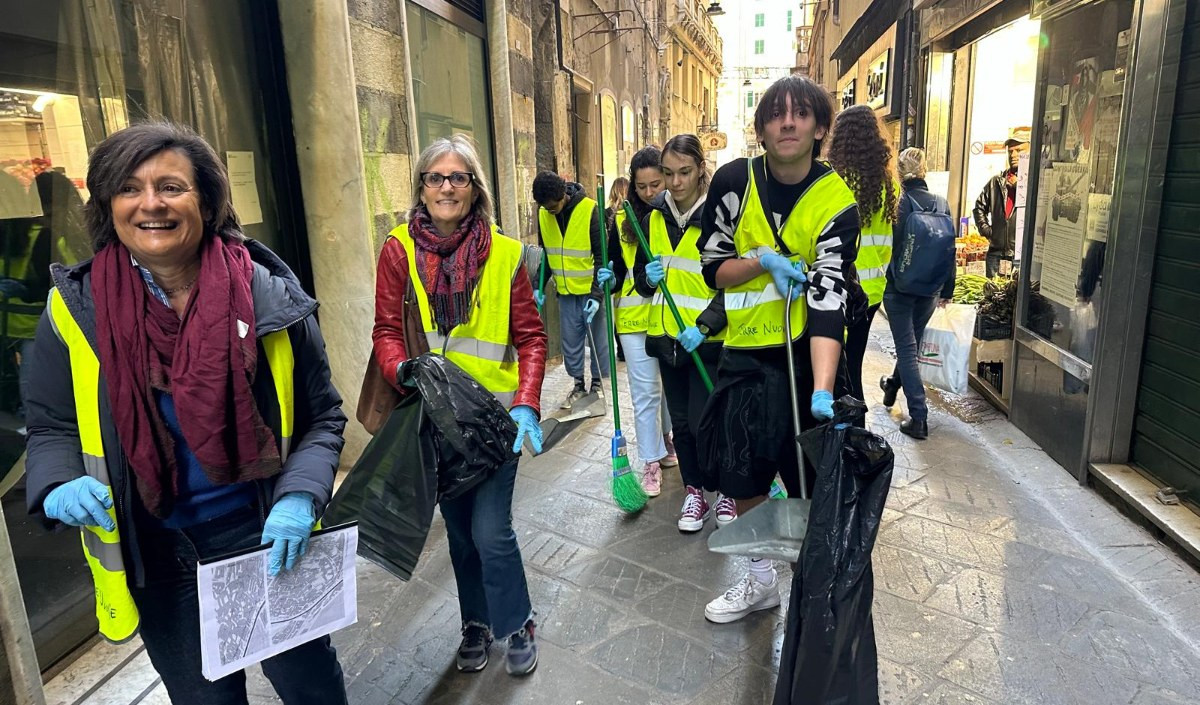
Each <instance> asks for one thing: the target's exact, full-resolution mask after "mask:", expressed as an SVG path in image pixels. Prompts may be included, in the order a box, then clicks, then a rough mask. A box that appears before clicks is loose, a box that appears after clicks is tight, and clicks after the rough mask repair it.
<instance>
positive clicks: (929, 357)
mask: <svg viewBox="0 0 1200 705" xmlns="http://www.w3.org/2000/svg"><path fill="white" fill-rule="evenodd" d="M974 334H975V307H974V306H971V305H968V304H947V305H946V306H945V307H943V308H938V309H936V310H934V312H933V317H931V318H930V319H929V324H928V325H926V326H925V335H924V336H923V337H922V338H921V349H920V351H919V352H918V353H917V363H918V364H919V365H920V368H921V379H922V380H924V382H925V384H928V385H931V386H934V387H937V388H938V389H943V390H945V391H947V392H951V393H953V394H963V393H965V392H966V391H967V365H968V361H969V360H970V359H971V337H972V336H973V335H974Z"/></svg>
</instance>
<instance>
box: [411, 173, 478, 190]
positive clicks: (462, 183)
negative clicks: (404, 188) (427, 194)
mask: <svg viewBox="0 0 1200 705" xmlns="http://www.w3.org/2000/svg"><path fill="white" fill-rule="evenodd" d="M446 181H449V182H450V185H451V186H453V187H454V188H466V187H468V186H470V185H471V184H472V183H474V181H475V175H474V174H468V173H467V172H465V171H456V172H454V173H453V174H450V175H446V174H439V173H437V172H436V171H423V172H421V183H423V184H425V185H426V186H428V187H429V188H441V187H442V184H444V183H446Z"/></svg>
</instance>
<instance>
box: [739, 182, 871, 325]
mask: <svg viewBox="0 0 1200 705" xmlns="http://www.w3.org/2000/svg"><path fill="white" fill-rule="evenodd" d="M751 162H752V160H748V162H747V163H748V165H749V164H750V163H751ZM747 170H748V171H749V175H750V180H749V184H748V186H747V187H746V194H745V197H744V198H743V199H742V204H743V205H742V215H741V220H740V221H739V222H738V226H737V230H736V231H735V232H734V233H733V244H734V247H735V248H736V249H737V253H738V257H741V258H747V259H748V258H753V257H758V256H760V255H763V254H767V253H771V252H773V253H776V254H780V250H779V247H778V245H776V243H775V236H774V234H773V233H772V231H771V225H770V223H769V222H768V221H767V218H770V217H773V216H771V215H769V214H767V213H765V212H764V211H763V207H762V201H761V200H760V199H759V197H758V189H757V186H756V184H755V182H754V169H753V168H752V167H750V166H748V169H747ZM857 207H858V206H857V205H856V204H855V202H854V193H853V192H852V191H851V190H850V187H848V186H847V185H846V182H845V181H843V180H842V177H840V176H838V175H837V174H835V173H834V172H833V171H832V170H830V171H829V172H827V173H825V174H823V175H822V176H821V177H820V178H818V179H817V180H816V181H814V182H813V183H812V184H811V185H810V186H809V187H808V188H807V189H805V191H804V193H803V194H802V195H801V196H800V199H799V200H798V201H796V205H795V206H793V208H792V212H791V213H790V214H789V215H788V217H787V220H786V221H784V223H783V226H782V228H781V230H780V233H779V236H780V238H782V240H783V242H784V244H785V245H787V248H788V250H789V251H790V252H791V253H792V254H791V255H790V257H789V259H791V260H792V261H793V262H796V261H801V260H803V261H804V263H805V264H806V265H807V266H808V267H809V268H811V267H812V265H813V263H814V262H816V259H817V239H818V238H819V237H820V235H821V233H823V232H824V231H825V229H826V228H827V227H829V225H830V223H832V222H833V220H834V218H836V217H838V216H839V215H841V214H842V213H844V212H845V211H846V210H848V209H852V208H857ZM783 299H784V294H781V293H780V292H779V291H778V290H777V289H776V288H775V282H774V280H773V279H772V278H771V275H770V274H768V273H767V272H765V271H764V272H763V273H762V274H759V275H758V276H756V277H754V278H753V279H751V280H750V281H748V282H746V283H744V284H739V285H738V286H734V287H730V288H728V289H726V290H725V315H726V316H727V317H728V321H729V323H728V327H727V328H726V331H727V334H726V336H725V347H728V348H773V347H782V346H783V344H784V339H785V337H786V336H785V335H784V320H783V315H784V310H785V309H784V300H783ZM791 317H792V339H793V340H798V339H799V338H800V336H801V335H803V333H804V326H805V325H806V323H807V321H808V306H807V304H806V301H805V300H804V299H803V297H802V298H801V299H800V300H799V301H796V302H794V303H792V305H791Z"/></svg>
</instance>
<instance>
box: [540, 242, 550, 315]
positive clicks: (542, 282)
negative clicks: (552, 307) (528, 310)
mask: <svg viewBox="0 0 1200 705" xmlns="http://www.w3.org/2000/svg"><path fill="white" fill-rule="evenodd" d="M549 260H550V255H549V254H547V253H546V248H545V247H543V248H542V266H540V267H538V293H539V294H541V295H542V296H543V297H545V296H546V270H547V269H549V265H550V261H549ZM543 306H545V298H543V299H542V303H540V304H538V307H537V309H538V313H539V314H540V313H541V312H542V308H543Z"/></svg>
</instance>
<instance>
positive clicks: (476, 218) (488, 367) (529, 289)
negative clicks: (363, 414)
mask: <svg viewBox="0 0 1200 705" xmlns="http://www.w3.org/2000/svg"><path fill="white" fill-rule="evenodd" d="M492 203H493V200H492V195H491V192H490V190H489V188H488V182H487V176H486V171H485V170H484V169H483V166H482V165H481V163H480V161H479V157H478V155H477V154H476V152H475V148H474V146H473V145H472V143H471V141H470V140H469V138H467V137H465V136H463V135H455V136H454V137H452V138H450V139H440V140H437V141H435V142H434V143H433V144H432V145H430V146H429V147H428V148H426V149H425V151H424V152H422V153H421V156H420V158H419V159H418V160H417V169H416V182H415V184H414V186H413V205H412V208H411V210H409V212H408V223H407V224H406V225H401V226H400V227H398V228H396V229H395V230H393V231H392V232H391V234H390V236H389V237H388V240H387V242H386V243H385V244H384V246H383V251H382V252H381V253H380V256H379V273H378V279H377V284H376V298H375V329H374V332H373V342H374V354H375V359H376V361H377V362H378V363H379V367H380V369H381V370H383V371H384V375H385V376H386V377H387V379H388V381H389V382H390V383H392V385H393V386H395V387H396V388H397V389H398V390H399V391H400V392H401V394H406V393H411V386H412V385H414V384H415V383H414V382H413V381H412V380H411V379H410V377H409V376H408V375H407V374H406V366H408V365H409V364H411V363H410V359H411V358H412V357H413V355H412V353H413V352H416V349H414V348H417V349H419V348H422V347H424V348H426V349H430V350H434V351H438V352H443V353H444V354H445V356H446V358H447V359H448V360H450V361H451V362H453V363H455V364H456V365H458V366H459V367H461V368H462V369H463V370H464V371H465V372H467V373H468V374H470V375H471V376H472V377H474V378H475V380H476V381H477V382H479V384H480V385H482V386H483V387H484V388H485V389H487V390H488V391H489V392H491V393H492V394H493V395H495V396H496V398H497V399H499V400H500V402H501V403H502V404H504V406H505V407H507V408H509V409H510V411H509V413H510V414H511V415H512V418H513V421H515V422H516V424H517V438H516V442H515V444H514V445H513V448H512V451H513V453H514V454H517V453H519V452H520V450H521V445H522V444H523V443H524V441H525V439H526V437H528V438H529V439H530V441H531V444H532V445H533V448H534V450H535V451H538V452H540V451H541V430H540V428H539V426H538V418H539V416H540V414H541V405H540V401H539V400H540V398H541V393H542V378H543V376H544V374H545V364H546V332H545V328H544V327H543V325H542V319H541V316H539V315H538V311H537V304H536V303H535V301H534V296H533V285H532V284H531V282H530V279H529V276H528V274H527V273H526V271H525V266H524V265H523V264H522V261H523V257H522V251H523V249H522V245H521V243H520V242H518V241H517V240H514V239H512V238H508V237H505V236H504V235H503V234H501V233H500V232H499V231H498V230H497V229H496V228H495V226H494V225H493V224H492V211H493V208H492ZM414 304H415V305H416V306H417V309H418V310H417V313H419V316H420V322H421V329H422V330H423V331H424V336H423V338H424V339H423V340H417V341H413V340H409V339H406V337H405V321H406V316H408V315H412V314H411V312H409V310H408V308H409V307H410V306H412V305H414ZM426 345H427V347H426ZM517 457H519V456H516V457H513V459H512V460H510V461H508V462H506V463H504V464H503V465H502V466H501V467H499V468H497V469H496V470H495V472H494V473H493V474H492V475H490V476H489V477H488V478H487V479H486V480H484V481H483V482H482V483H481V484H479V485H478V486H476V487H475V488H473V489H471V490H470V491H468V492H466V493H465V494H463V495H461V496H458V497H455V498H454V499H453V500H443V501H442V502H441V504H440V507H441V512H442V518H443V519H445V522H446V534H447V537H448V540H449V547H450V561H451V563H452V565H453V566H454V578H455V581H456V583H457V585H458V605H459V610H460V612H461V616H462V642H461V643H460V645H459V648H458V653H457V655H456V659H455V662H456V666H457V668H458V670H460V671H465V672H475V671H481V670H483V669H484V668H485V667H486V666H487V664H488V652H489V649H490V647H491V645H492V642H493V640H494V639H495V638H497V637H498V638H500V639H504V640H507V642H508V652H507V664H506V667H507V670H508V672H509V673H510V674H512V675H526V674H529V673H532V672H533V670H534V669H535V668H536V667H537V662H538V649H537V643H536V640H535V636H534V632H535V624H534V613H533V607H532V605H531V603H530V598H529V587H528V583H527V581H526V578H525V567H524V565H523V564H522V561H521V550H520V548H519V547H518V545H517V537H516V534H515V533H514V532H513V528H512V498H513V489H514V487H515V484H516V478H517Z"/></svg>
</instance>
